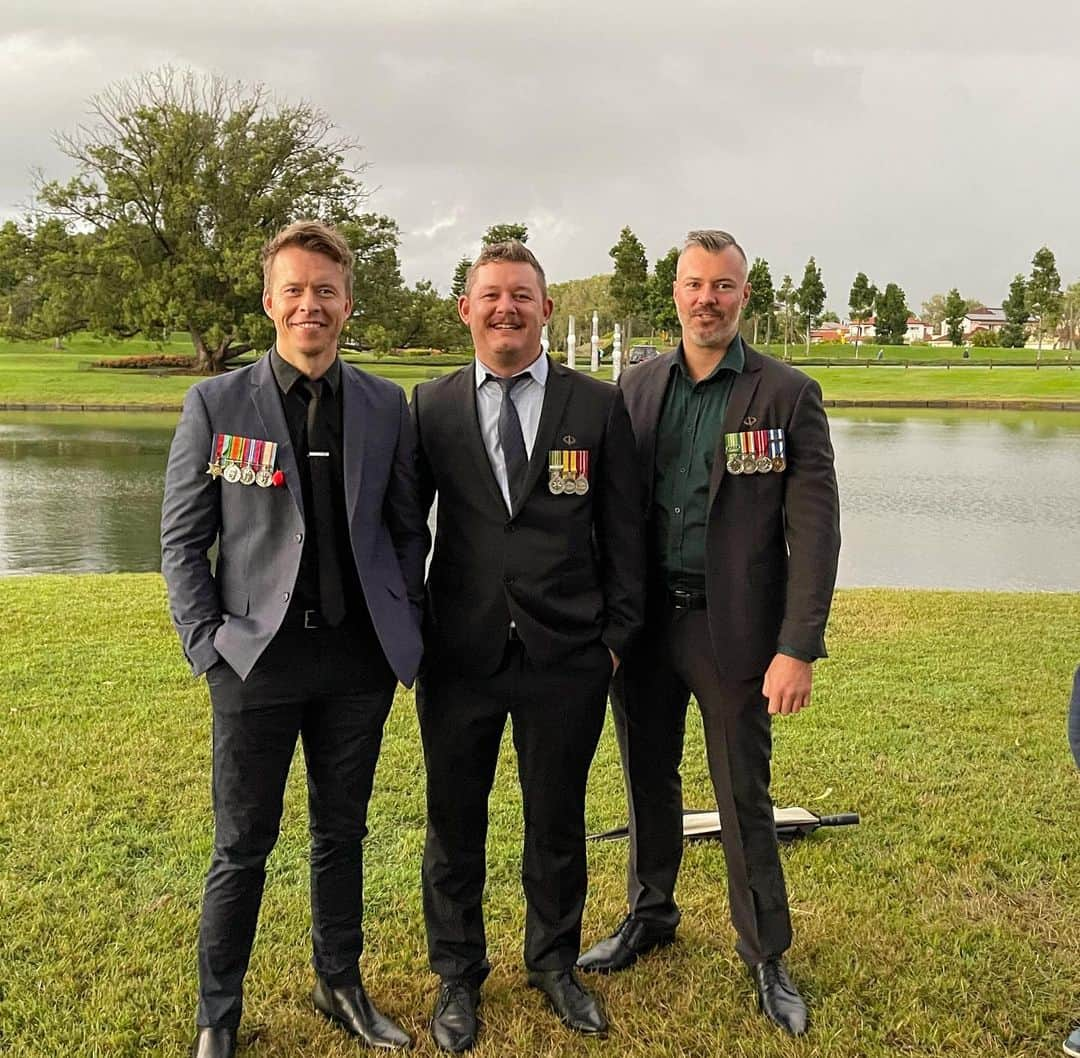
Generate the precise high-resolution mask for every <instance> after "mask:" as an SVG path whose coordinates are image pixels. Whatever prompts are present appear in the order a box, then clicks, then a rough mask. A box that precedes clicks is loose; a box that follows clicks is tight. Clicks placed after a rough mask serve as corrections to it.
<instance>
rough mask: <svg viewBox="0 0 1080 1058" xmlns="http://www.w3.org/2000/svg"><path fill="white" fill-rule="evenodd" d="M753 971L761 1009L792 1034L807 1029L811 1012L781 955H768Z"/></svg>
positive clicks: (801, 1032)
mask: <svg viewBox="0 0 1080 1058" xmlns="http://www.w3.org/2000/svg"><path fill="white" fill-rule="evenodd" d="M750 973H751V975H752V976H753V978H754V984H756V985H757V995H758V1006H759V1007H760V1008H761V1011H762V1013H763V1014H764V1015H765V1016H766V1017H767V1018H769V1019H770V1020H771V1021H773V1022H775V1023H776V1024H777V1025H779V1026H780V1028H782V1029H783V1030H784V1031H785V1032H787V1033H790V1034H791V1035H792V1036H801V1035H802V1034H803V1033H804V1032H806V1029H807V1026H808V1025H809V1023H810V1016H809V1014H808V1013H807V1010H806V1004H805V1003H804V1002H803V997H802V996H801V995H799V990H798V989H797V988H796V987H795V986H794V985H793V984H792V983H791V978H790V977H788V972H787V968H786V967H785V966H784V964H783V962H782V961H781V960H780V959H779V958H773V959H766V960H765V962H760V963H758V964H757V966H755V967H754V968H753V969H752V970H751V971H750Z"/></svg>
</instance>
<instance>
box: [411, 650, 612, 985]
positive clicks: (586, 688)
mask: <svg viewBox="0 0 1080 1058" xmlns="http://www.w3.org/2000/svg"><path fill="white" fill-rule="evenodd" d="M610 679H611V657H610V655H609V654H608V651H607V648H606V647H604V646H602V645H601V644H596V645H594V646H590V647H587V648H585V649H584V650H582V651H581V652H579V653H578V654H576V655H574V656H572V657H570V658H567V659H564V660H563V661H561V662H559V663H558V664H557V665H553V666H537V665H533V664H532V663H531V662H530V661H529V659H528V658H527V657H526V655H525V652H524V650H523V648H522V646H521V644H520V643H519V642H517V641H511V642H509V643H508V644H507V650H506V654H505V656H504V658H503V663H502V665H501V666H500V668H499V670H498V671H497V672H496V673H494V674H493V675H491V676H485V677H481V678H470V677H466V676H461V675H457V674H453V673H449V672H445V671H429V672H427V673H425V674H424V675H423V676H422V677H421V681H420V684H419V686H418V691H417V710H418V714H419V717H420V734H421V737H422V738H423V743H424V760H425V763H426V765H427V780H428V785H427V810H428V827H427V841H426V844H425V847H424V864H423V891H424V921H425V923H426V925H427V936H428V956H429V959H430V963H431V968H432V970H433V971H434V972H435V973H437V974H438V975H439V976H440V977H444V978H461V979H464V980H467V981H469V982H471V983H472V984H474V985H477V986H479V984H480V983H481V982H482V981H483V980H484V978H485V977H486V976H487V973H488V970H489V968H490V967H489V963H488V961H487V944H486V937H485V933H484V914H483V907H482V899H483V893H484V879H485V848H486V841H487V827H488V795H489V794H490V792H491V786H492V783H493V781H494V778H495V766H496V763H497V760H498V755H499V743H500V741H501V738H502V733H503V728H504V726H505V724H506V718H507V716H509V717H510V719H511V723H512V724H513V737H514V748H515V749H516V751H517V761H518V778H519V780H520V782H521V791H522V798H523V804H524V815H525V835H524V851H523V856H522V872H521V878H522V883H523V886H524V889H525V903H526V914H525V965H526V966H527V967H528V968H529V969H530V970H554V969H561V968H563V967H567V966H572V965H573V964H574V963H575V962H576V960H577V957H578V954H579V951H580V947H581V914H582V911H583V909H584V907H585V889H586V883H587V868H586V862H585V782H586V779H587V777H588V773H589V765H590V764H591V763H592V759H593V755H594V754H595V752H596V745H597V743H598V741H599V739H600V731H601V729H602V728H603V724H604V713H605V709H606V703H607V689H608V684H609V682H610Z"/></svg>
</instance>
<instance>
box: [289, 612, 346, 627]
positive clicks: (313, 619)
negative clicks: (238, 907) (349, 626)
mask: <svg viewBox="0 0 1080 1058" xmlns="http://www.w3.org/2000/svg"><path fill="white" fill-rule="evenodd" d="M345 620H346V621H348V618H346V619H345ZM344 623H345V622H342V624H344ZM281 627H282V628H288V629H290V630H291V631H296V630H299V631H302V632H318V631H319V630H320V629H326V628H329V627H330V626H329V625H328V624H327V623H326V621H325V620H324V619H323V615H322V614H321V613H319V611H318V610H301V609H299V608H297V609H295V610H290V611H289V612H288V613H287V614H285V620H284V621H282V623H281ZM338 627H339V628H340V627H341V626H340V625H339V626H338Z"/></svg>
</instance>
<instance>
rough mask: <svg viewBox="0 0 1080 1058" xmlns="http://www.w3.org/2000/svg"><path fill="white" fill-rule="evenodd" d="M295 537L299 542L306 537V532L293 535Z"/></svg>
mask: <svg viewBox="0 0 1080 1058" xmlns="http://www.w3.org/2000/svg"><path fill="white" fill-rule="evenodd" d="M293 539H294V540H295V541H296V542H297V543H298V544H299V543H300V542H301V541H302V540H303V539H304V534H303V533H297V534H296V536H294V537H293Z"/></svg>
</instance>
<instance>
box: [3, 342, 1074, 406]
mask: <svg viewBox="0 0 1080 1058" xmlns="http://www.w3.org/2000/svg"><path fill="white" fill-rule="evenodd" d="M834 348H837V349H842V347H831V346H830V347H828V349H829V355H832V350H833V349H834ZM915 351H916V350H911V352H915ZM918 351H919V352H930V353H939V352H941V351H940V350H918ZM1013 351H1015V352H1017V353H1021V354H1024V353H1031V354H1032V361H1034V353H1033V351H1032V350H1026V351H1025V350H1013ZM155 352H164V353H169V354H175V353H185V354H186V353H188V352H190V345H189V344H187V343H184V342H182V341H179V340H177V341H174V342H172V343H169V344H168V345H167V346H165V347H164V348H161V349H159V348H158V347H156V346H153V345H151V344H150V343H139V342H136V341H132V342H126V343H105V342H101V341H99V340H97V339H93V338H90V337H87V336H79V337H76V338H74V339H72V340H71V341H70V342H69V345H68V348H67V349H65V350H64V351H62V352H56V351H54V350H52V349H50V348H48V347H47V346H45V345H34V344H31V343H12V342H0V404H19V403H26V404H101V405H118V404H126V405H142V406H147V405H149V406H154V405H164V406H170V407H179V405H180V403H181V401H182V400H183V396H184V393H185V392H186V391H187V389H188V387H189V386H190V385H191V384H192V383H193V382H194V381H195V379H194V378H193V377H192V376H188V375H160V374H150V373H148V372H145V371H116V370H108V369H103V368H91V367H90V366H89V365H90V364H91V363H92V362H93V361H95V360H101V359H106V358H110V357H121V356H130V355H138V354H141V353H151V354H152V353H155ZM976 352H984V350H976ZM992 352H1000V350H992ZM349 359H351V360H353V361H355V362H358V363H361V364H362V365H363V366H364V367H365V368H366V369H368V370H371V371H374V372H376V373H377V374H380V375H383V376H384V377H386V378H391V379H393V380H394V381H395V382H397V383H399V384H400V385H401V386H403V387H404V389H405V391H406V392H407V393H410V392H411V391H412V388H413V386H415V385H416V383H417V382H421V381H423V380H424V379H427V378H434V377H437V376H438V375H440V374H442V373H444V372H445V371H447V370H452V369H453V368H452V367H448V366H444V365H445V363H446V361H445V360H444V359H443V358H441V357H431V358H427V357H417V358H388V359H386V360H382V361H375V360H374V359H373V358H372V357H370V356H358V357H353V356H350V357H349ZM459 362H460V360H459V359H453V360H452V363H453V364H457V363H459ZM586 362H587V361H586V360H585V359H584V358H581V359H579V364H581V363H586ZM793 363H795V365H796V366H804V369H805V370H806V371H807V372H808V373H809V374H811V375H813V376H814V377H815V378H817V379H818V380H819V381H820V383H821V386H822V390H823V392H824V394H825V397H826V398H827V399H829V400H875V401H880V400H908V401H929V400H956V401H964V400H1002V399H1004V400H1030V401H1047V402H1060V401H1063V400H1071V401H1077V400H1080V371H1076V370H1070V369H1069V368H1067V367H1064V366H1060V365H1059V366H1054V367H1042V368H1040V369H1038V370H1036V368H1035V367H1034V362H1032V366H1031V367H1017V368H996V369H992V368H990V367H988V366H983V365H980V366H964V367H956V368H954V369H948V370H946V369H944V368H942V367H940V366H938V367H912V368H903V367H893V366H883V365H879V364H876V363H874V362H873V361H865V360H861V361H859V363H858V365H856V362H855V361H854V360H851V361H850V363H841V364H839V365H838V366H835V367H822V366H809V365H800V359H799V357H797V356H796V357H795V358H794V360H793ZM867 363H870V364H871V366H870V367H866V366H865V365H866V364H867ZM599 377H601V378H610V377H611V368H610V366H609V365H604V367H603V370H602V371H601V373H600V376H599Z"/></svg>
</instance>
